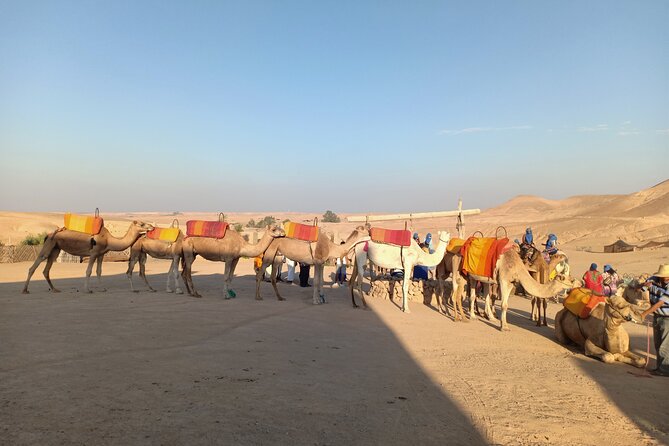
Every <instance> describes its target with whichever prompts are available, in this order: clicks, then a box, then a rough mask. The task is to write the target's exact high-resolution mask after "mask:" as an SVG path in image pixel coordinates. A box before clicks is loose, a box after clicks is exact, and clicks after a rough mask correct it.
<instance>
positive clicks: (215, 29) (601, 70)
mask: <svg viewBox="0 0 669 446" xmlns="http://www.w3.org/2000/svg"><path fill="white" fill-rule="evenodd" d="M668 24H669V2H667V1H665V0H661V1H631V0H630V1H585V2H583V1H482V2H470V1H467V2H465V1H462V2H446V1H419V2H409V1H406V2H396V1H374V2H364V1H340V0H338V1H278V0H277V1H235V2H224V1H211V2H206V1H195V2H164V1H155V2H147V1H139V2H136V1H128V2H125V1H113V2H102V1H81V2H69V1H58V2H55V1H37V2H36V1H19V0H16V1H9V2H8V1H4V0H0V156H1V159H2V162H1V163H0V191H1V192H0V209H3V210H17V211H68V210H71V211H91V210H92V209H94V208H95V207H99V208H100V209H102V210H103V212H104V211H108V212H111V211H138V210H145V211H150V210H156V211H197V210H202V211H219V210H220V211H226V212H230V211H277V210H285V211H308V212H322V211H324V210H326V209H332V210H334V211H335V212H364V211H377V212H386V211H393V212H395V211H402V212H410V211H415V212H417V211H426V210H443V209H452V208H454V206H455V205H456V203H457V198H458V197H462V198H463V200H464V203H465V207H480V208H487V207H490V206H494V205H497V204H500V203H502V202H504V201H506V200H508V199H510V198H512V197H513V196H515V195H518V194H534V195H540V196H544V197H547V198H564V197H567V196H570V195H576V194H589V193H594V194H603V193H630V192H633V191H636V190H639V189H643V188H646V187H649V186H652V185H653V184H656V183H658V182H660V181H662V180H664V179H667V178H669V174H668V173H667V172H668V169H667V167H668V165H669V26H668Z"/></svg>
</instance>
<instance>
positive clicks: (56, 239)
mask: <svg viewBox="0 0 669 446" xmlns="http://www.w3.org/2000/svg"><path fill="white" fill-rule="evenodd" d="M152 229H153V226H151V225H150V224H148V223H144V222H141V221H133V222H132V223H131V224H130V226H129V227H128V231H127V232H126V234H125V235H124V236H123V237H122V238H116V237H114V236H113V235H111V233H110V232H109V230H108V229H107V228H105V227H103V228H102V229H101V230H100V233H99V234H96V235H90V234H86V233H84V232H78V231H72V230H69V229H60V230H58V231H55V232H53V233H51V234H49V235H47V237H46V239H45V240H44V246H43V247H42V250H41V251H40V253H39V255H38V256H37V259H36V260H35V263H33V265H32V266H31V267H30V269H29V270H28V279H26V284H25V286H24V287H23V294H28V293H29V291H28V284H29V283H30V278H31V277H32V275H33V274H34V273H35V270H36V269H37V267H38V266H39V264H40V263H42V262H43V261H45V260H46V266H45V267H44V277H45V278H46V281H47V283H48V284H49V290H50V291H52V292H54V293H59V292H60V291H59V290H57V289H56V288H55V287H54V286H53V284H52V283H51V279H50V278H49V271H50V270H51V266H52V265H53V262H54V261H55V260H56V259H57V258H58V255H59V254H60V251H61V250H62V251H65V252H67V253H68V254H72V255H74V256H81V257H89V260H88V267H87V268H86V280H85V282H84V289H85V291H86V292H87V293H92V291H91V289H90V287H89V282H90V278H91V272H92V271H93V264H94V263H96V262H97V276H98V283H100V282H101V277H102V259H103V257H104V255H105V254H106V253H107V252H109V251H124V250H126V249H128V248H129V247H130V246H131V245H132V244H133V243H135V241H136V240H137V239H138V238H139V237H140V236H141V235H142V234H146V233H147V232H148V231H150V230H152Z"/></svg>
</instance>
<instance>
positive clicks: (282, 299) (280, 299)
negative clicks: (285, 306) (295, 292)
mask: <svg viewBox="0 0 669 446" xmlns="http://www.w3.org/2000/svg"><path fill="white" fill-rule="evenodd" d="M276 300H278V301H284V300H286V298H285V297H281V296H279V297H277V298H276Z"/></svg>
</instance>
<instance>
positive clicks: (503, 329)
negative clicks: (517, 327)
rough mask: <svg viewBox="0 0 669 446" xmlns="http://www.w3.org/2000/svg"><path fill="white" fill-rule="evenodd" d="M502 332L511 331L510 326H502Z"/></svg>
mask: <svg viewBox="0 0 669 446" xmlns="http://www.w3.org/2000/svg"><path fill="white" fill-rule="evenodd" d="M501 330H502V331H511V329H510V328H509V326H508V325H502V328H501Z"/></svg>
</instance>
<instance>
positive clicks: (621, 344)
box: [555, 288, 646, 367]
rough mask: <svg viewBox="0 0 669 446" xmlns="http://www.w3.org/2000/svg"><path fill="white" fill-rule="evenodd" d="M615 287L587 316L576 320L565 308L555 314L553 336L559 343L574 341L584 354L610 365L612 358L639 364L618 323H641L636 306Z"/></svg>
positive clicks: (624, 332) (640, 316)
mask: <svg viewBox="0 0 669 446" xmlns="http://www.w3.org/2000/svg"><path fill="white" fill-rule="evenodd" d="M623 293H624V290H623V289H622V288H618V292H616V294H615V295H613V296H611V297H608V298H607V299H606V303H605V304H604V305H602V304H599V305H598V306H596V307H595V308H594V309H593V310H592V312H591V313H590V317H589V318H587V319H580V318H579V317H578V316H576V315H575V314H573V313H571V312H570V311H569V310H567V309H566V308H563V309H562V310H560V311H558V313H557V314H556V315H555V336H556V337H557V339H558V341H559V342H560V343H561V344H568V343H570V342H574V343H576V344H578V345H579V346H581V347H583V348H584V350H585V354H586V355H587V356H594V357H596V358H599V359H601V360H602V361H603V362H605V363H607V364H610V363H612V362H615V361H620V362H624V363H625V364H631V365H633V366H635V367H643V366H644V365H645V364H646V360H645V359H644V358H642V357H640V356H638V355H635V354H634V353H631V352H630V351H629V345H630V338H629V335H628V334H627V331H626V330H625V328H624V327H623V326H622V324H623V323H624V322H626V321H632V320H634V321H635V322H643V317H642V315H641V313H642V312H643V309H642V308H641V307H640V306H637V305H632V304H630V303H629V302H627V301H626V300H625V299H624V298H623V297H622V295H623Z"/></svg>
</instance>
